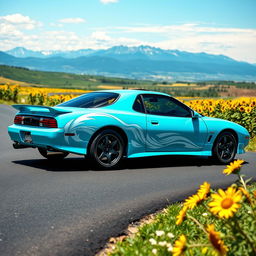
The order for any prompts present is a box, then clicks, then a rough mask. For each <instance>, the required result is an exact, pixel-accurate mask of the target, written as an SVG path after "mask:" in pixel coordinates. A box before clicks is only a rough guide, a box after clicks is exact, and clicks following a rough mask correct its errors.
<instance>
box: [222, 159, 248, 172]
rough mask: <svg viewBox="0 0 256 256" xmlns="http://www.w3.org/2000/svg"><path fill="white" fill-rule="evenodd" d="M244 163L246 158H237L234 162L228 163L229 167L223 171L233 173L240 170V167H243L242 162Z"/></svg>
mask: <svg viewBox="0 0 256 256" xmlns="http://www.w3.org/2000/svg"><path fill="white" fill-rule="evenodd" d="M243 163H244V160H239V159H238V160H235V161H234V162H232V163H230V165H227V168H226V169H225V170H223V173H224V174H226V175H229V174H231V173H235V174H236V173H238V172H239V171H240V168H241V167H242V164H243Z"/></svg>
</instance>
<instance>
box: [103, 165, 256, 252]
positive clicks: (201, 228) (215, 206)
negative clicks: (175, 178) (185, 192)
mask: <svg viewBox="0 0 256 256" xmlns="http://www.w3.org/2000/svg"><path fill="white" fill-rule="evenodd" d="M243 163H244V161H243V160H236V161H234V162H233V163H231V164H230V165H228V166H227V167H226V169H224V170H223V174H224V175H236V176H237V182H236V183H234V184H232V185H231V186H230V187H228V188H227V189H225V190H223V189H218V190H213V189H212V188H211V185H210V184H209V183H208V182H204V183H203V184H202V185H201V186H200V187H199V189H198V191H197V192H196V193H195V194H194V195H192V196H190V197H188V198H187V199H185V200H184V201H183V202H181V203H175V204H173V205H170V206H169V207H168V208H166V209H164V210H163V211H162V212H161V213H160V214H157V215H156V216H155V217H154V219H153V220H152V221H151V222H150V223H147V224H144V225H142V226H140V227H139V231H138V232H137V233H136V234H135V235H134V236H132V237H129V236H128V237H125V238H122V239H121V240H122V241H119V242H117V243H116V244H114V245H112V246H111V251H108V254H109V255H112V256H123V255H127V256H132V255H141V256H143V255H145V256H146V255H147V256H148V255H174V256H179V255H188V256H189V255H216V256H217V255H238V256H241V255H243V256H247V255H248V256H249V255H256V183H252V184H251V185H249V184H248V183H249V180H245V177H244V175H242V174H241V168H242V164H243ZM119 240H120V239H119ZM117 241H118V239H117Z"/></svg>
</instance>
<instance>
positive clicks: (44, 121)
mask: <svg viewBox="0 0 256 256" xmlns="http://www.w3.org/2000/svg"><path fill="white" fill-rule="evenodd" d="M14 124H21V125H30V126H39V127H48V128H58V125H57V120H56V119H55V118H52V117H40V116H22V115H17V116H15V118H14Z"/></svg>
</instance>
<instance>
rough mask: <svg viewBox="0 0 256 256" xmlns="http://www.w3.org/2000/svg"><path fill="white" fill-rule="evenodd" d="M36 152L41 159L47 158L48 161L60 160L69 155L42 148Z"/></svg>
mask: <svg viewBox="0 0 256 256" xmlns="http://www.w3.org/2000/svg"><path fill="white" fill-rule="evenodd" d="M38 151H39V153H40V154H41V155H42V156H43V157H45V158H47V159H48V160H62V159H64V158H65V157H66V156H67V155H68V154H69V153H68V152H61V151H49V150H47V149H44V148H38Z"/></svg>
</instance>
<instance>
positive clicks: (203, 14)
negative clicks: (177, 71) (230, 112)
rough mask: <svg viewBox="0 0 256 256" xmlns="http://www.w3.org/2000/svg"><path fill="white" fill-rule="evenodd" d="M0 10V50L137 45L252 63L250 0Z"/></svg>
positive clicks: (79, 0) (13, 3) (23, 2)
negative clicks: (220, 56) (223, 56)
mask: <svg viewBox="0 0 256 256" xmlns="http://www.w3.org/2000/svg"><path fill="white" fill-rule="evenodd" d="M0 13H1V14H0V15H1V16H0V50H8V49H10V48H13V47H17V46H23V47H26V48H28V49H33V50H44V51H45V52H47V51H49V50H77V49H85V48H94V49H101V48H109V47H112V46H114V45H127V46H138V45H141V44H143V45H151V46H154V47H160V48H164V49H178V50H181V51H190V52H202V51H204V52H208V53H213V54H225V55H227V56H229V57H232V58H234V59H237V60H242V61H248V62H252V63H256V15H255V13H256V1H255V0H137V1H136V0H73V1H71V0H44V1H35V0H8V1H6V0H0Z"/></svg>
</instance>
